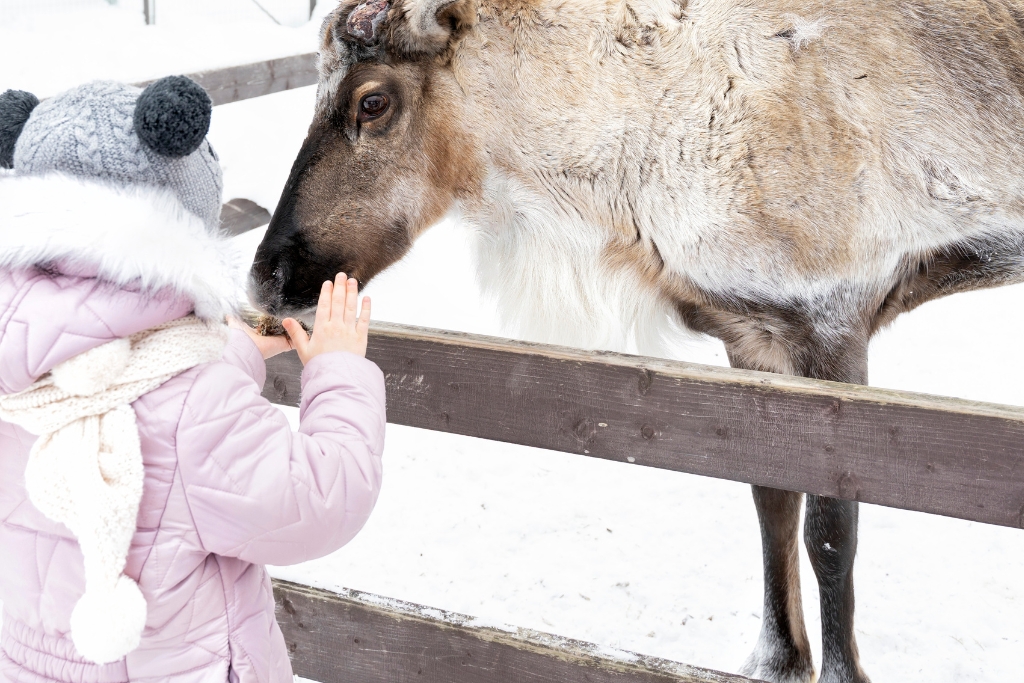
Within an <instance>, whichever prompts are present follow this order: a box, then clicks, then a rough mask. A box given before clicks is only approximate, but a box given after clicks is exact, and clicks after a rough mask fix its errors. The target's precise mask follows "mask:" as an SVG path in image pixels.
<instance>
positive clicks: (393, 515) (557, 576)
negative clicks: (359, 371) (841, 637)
mask: <svg viewBox="0 0 1024 683" xmlns="http://www.w3.org/2000/svg"><path fill="white" fill-rule="evenodd" d="M6 1H7V3H8V4H9V5H11V6H14V7H17V6H18V4H19V1H20V2H21V4H22V5H24V4H26V3H25V1H24V0H6ZM328 3H329V0H328ZM43 4H45V3H43ZM56 4H59V3H56ZM63 4H64V5H72V4H73V5H76V6H80V7H78V8H77V9H75V10H74V12H71V11H70V10H69V11H68V12H67V13H63V14H61V15H60V16H61V22H60V25H58V26H56V27H54V26H53V25H52V24H53V19H54V17H56V16H57V15H56V14H54V13H51V15H52V16H42V15H43V14H45V12H36V13H29V14H30V16H20V17H19V18H17V19H16V20H9V16H8V14H6V13H7V12H8V10H9V8H8V6H7V5H4V8H0V63H3V64H4V68H3V70H2V71H0V89H3V88H6V87H20V88H23V89H29V90H33V91H34V92H36V93H37V94H40V95H43V94H51V93H53V92H56V91H58V90H59V89H60V88H63V87H66V86H69V85H72V84H74V83H77V82H80V81H83V80H88V79H90V78H96V77H99V76H103V77H114V78H121V79H125V80H139V79H144V78H151V77H155V76H160V75H164V74H166V73H174V72H178V73H181V72H189V71H193V70H198V69H203V68H213V67H217V66H224V65H229V64H237V63H245V62H249V61H254V60H257V59H264V58H269V57H277V56H284V55H287V54H294V53H301V52H308V51H311V50H313V49H315V34H316V30H315V29H316V26H315V25H316V23H317V22H316V21H314V22H312V23H311V24H307V25H298V26H296V27H295V28H289V27H282V26H277V25H275V24H273V23H272V22H270V21H269V20H267V19H266V18H265V16H263V15H262V14H260V13H259V12H258V10H257V11H256V12H251V11H249V10H250V9H251V3H250V2H245V1H243V0H221V1H220V2H218V3H205V2H202V1H201V0H175V1H174V2H171V1H170V0H167V1H165V2H158V12H159V14H158V24H157V26H155V27H145V26H143V25H142V24H141V19H140V18H139V17H140V16H141V11H138V12H136V11H134V10H132V8H131V7H130V3H128V2H123V3H122V5H121V6H120V7H114V8H111V7H108V6H107V5H106V3H105V2H103V1H102V0H89V1H87V0H80V1H79V2H73V1H72V0H67V1H66V2H65V3H63ZM262 4H264V6H265V7H268V9H272V10H273V9H274V7H273V5H274V3H270V2H265V3H262ZM286 4H288V3H287V0H279V7H278V8H277V9H281V8H283V7H284V6H285V5H286ZM299 4H305V3H299ZM324 5H325V3H324V2H321V7H320V8H319V9H318V14H322V13H323V12H324V11H325V10H326V7H324ZM307 7H308V5H307ZM5 8H7V9H5ZM281 11H282V12H284V11H285V10H284V9H281ZM200 14H202V21H201V22H197V21H195V19H196V17H198V16H199V15H200ZM68 17H71V18H72V19H73V21H69V20H67V19H68ZM290 21H292V23H298V21H294V20H290ZM238 26H244V30H239V31H228V30H226V29H227V28H229V27H231V28H234V27H238ZM44 32H45V33H44ZM44 35H45V37H44ZM53 44H57V45H60V50H59V51H57V50H54V49H52V48H51V46H52V45H53ZM68 54H74V55H75V56H74V59H68V58H67V57H66V55H68ZM312 101H313V89H312V88H303V89H300V90H295V91H291V92H286V93H280V94H277V95H272V96H268V97H264V98H260V99H256V100H250V101H246V102H239V103H235V104H231V105H226V106H223V107H218V108H217V109H216V110H215V113H214V120H213V126H212V129H211V133H210V138H211V141H212V142H213V144H214V146H215V148H216V149H217V151H218V153H219V154H220V156H221V159H222V160H223V164H224V168H225V195H226V196H225V198H231V197H247V198H250V199H253V200H255V201H257V202H258V203H260V204H261V205H263V206H266V207H268V208H271V209H272V208H273V207H274V205H275V204H276V202H277V197H278V193H279V192H280V188H281V186H282V184H283V182H284V179H285V177H286V175H287V173H288V169H289V167H290V165H291V162H292V160H293V158H294V156H295V153H296V151H297V150H298V147H299V145H300V144H301V141H302V138H303V136H304V134H305V130H306V126H307V125H308V121H309V117H310V113H311V111H312ZM259 237H260V234H259V231H257V232H254V233H252V234H249V235H244V236H242V237H240V238H238V242H239V247H240V248H241V249H243V250H246V251H247V252H249V253H251V251H252V250H254V249H255V246H256V243H257V242H258V240H259ZM469 242H470V239H469V235H468V234H467V233H466V232H465V231H464V230H463V229H462V228H461V227H459V226H458V225H457V224H455V223H454V222H452V221H445V222H442V223H441V224H439V225H437V226H435V227H434V228H432V229H431V230H430V231H428V232H427V233H426V234H425V235H424V237H423V238H421V239H420V241H419V242H418V243H417V245H416V246H415V247H414V249H413V251H412V253H411V254H410V255H409V256H408V257H407V258H406V259H405V260H404V261H403V262H401V263H399V264H397V265H396V266H394V267H392V268H391V269H389V270H388V271H386V272H385V273H383V274H382V275H381V276H380V277H379V278H378V279H377V280H375V281H374V282H373V283H372V284H371V285H370V287H369V288H368V293H369V294H370V295H371V296H373V297H374V312H375V317H376V318H377V319H379V320H389V321H396V322H404V323H410V324H417V325H425V326H431V327H441V328H447V329H456V330H464V331H470V332H478V333H484V334H501V330H500V328H499V326H498V323H497V320H496V318H495V316H494V312H493V306H491V305H489V303H488V302H487V301H486V300H484V299H482V297H481V295H480V293H479V290H478V289H477V287H476V285H475V282H474V279H473V275H472V272H473V267H472V253H471V250H470V247H469ZM1022 304H1024V286H1015V287H1007V288H1003V289H999V290H991V291H985V292H977V293H971V294H962V295H958V296H956V297H952V298H949V299H946V300H942V301H938V302H934V303H930V304H927V305H925V306H923V307H921V308H920V309H918V310H917V311H915V312H913V313H911V314H909V315H906V316H904V317H902V318H901V319H899V320H898V321H897V322H896V323H895V324H894V325H893V326H892V327H891V328H889V329H888V330H886V331H884V332H882V333H881V334H880V335H879V336H878V337H877V338H876V339H875V341H874V342H873V343H872V346H871V381H872V384H874V385H876V386H883V387H891V388H898V389H908V390H914V391H925V392H930V393H936V394H945V395H950V396H960V397H964V398H971V399H977V400H987V401H996V402H1003V403H1011V404H1015V405H1024V362H1021V356H1020V354H1019V349H1018V346H1019V343H1020V340H1021V338H1022V334H1021V333H1022V332H1024V322H1022V321H1021V316H1020V315H1019V312H1020V311H1021V310H1022V308H1024V307H1022ZM1010 313H1013V315H1011V314H1010ZM673 355H674V356H675V357H678V358H681V359H684V360H691V361H696V362H704V363H712V364H717V365H725V364H726V360H725V354H724V352H723V350H722V347H721V344H719V343H718V342H715V341H713V340H707V339H684V340H681V341H680V344H679V345H678V347H677V348H676V349H674V351H673ZM287 412H288V413H289V414H290V416H291V417H292V419H293V420H294V419H295V417H296V416H295V411H294V410H289V411H287ZM385 473H386V476H385V484H384V488H383V491H382V494H381V498H380V502H379V503H378V506H377V509H376V511H375V512H374V515H373V516H372V518H371V519H370V521H369V523H368V524H367V526H366V528H365V529H364V530H363V532H362V533H360V535H359V536H357V538H356V539H355V540H354V541H353V542H352V543H350V544H349V545H348V546H346V547H345V548H343V549H342V550H340V551H339V552H337V553H334V554H333V555H330V556H328V557H325V558H323V559H321V560H317V561H314V562H309V563H305V564H302V565H297V566H294V567H276V568H273V569H272V572H273V573H274V575H275V576H279V577H281V578H287V579H290V580H295V581H301V582H304V583H309V584H311V585H316V586H320V587H324V588H334V589H337V588H340V587H348V588H353V589H358V590H362V591H368V592H371V593H376V594H379V595H381V596H388V597H391V598H397V599H401V600H406V601H410V602H414V603H419V604H422V605H426V606H429V607H433V608H438V609H443V610H450V611H455V612H461V613H465V614H471V615H474V616H476V617H478V618H479V619H480V620H481V622H482V623H491V624H499V623H500V624H514V625H515V626H520V627H526V628H531V629H535V630H537V631H543V632H550V633H556V634H559V635H562V636H566V637H570V638H576V639H580V640H585V641H590V642H594V643H597V644H598V645H600V646H602V647H607V648H621V649H624V650H630V651H635V652H639V653H643V654H650V655H655V656H659V657H664V658H667V659H672V660H676V661H682V662H686V663H689V664H695V665H700V666H706V667H710V668H716V669H721V670H726V671H735V670H736V669H737V668H738V667H739V665H740V664H741V663H742V661H743V660H744V659H745V657H746V656H747V654H748V653H749V652H750V650H751V649H752V647H753V644H754V641H755V639H756V636H757V632H758V629H759V625H760V621H759V620H760V614H761V578H760V577H761V566H760V542H759V538H758V532H757V522H756V517H755V514H754V509H753V505H752V503H751V501H750V494H749V489H748V487H746V486H743V485H740V484H736V483H732V482H727V481H720V480H713V479H707V478H702V477H696V476H691V475H685V474H680V473H673V472H666V471H661V470H656V469H648V468H643V467H639V466H635V465H629V464H626V463H613V462H607V461H602V460H596V459H590V458H585V457H580V456H574V455H568V454H563V453H556V452H551V451H544V450H540V449H533V448H526V447H520V446H512V445H509V444H502V443H494V442H486V441H481V440H477V439H472V438H468V437H459V436H452V435H447V434H441V433H436V432H430V431H423V430H417V429H412V428H407V427H399V426H389V428H388V443H387V448H386V452H385ZM802 572H803V577H804V590H803V598H804V608H805V612H806V615H807V621H808V629H809V631H810V634H809V635H810V637H811V642H812V644H813V646H814V648H815V657H816V661H820V635H819V633H818V628H819V627H818V619H817V614H818V599H817V591H816V589H815V586H814V581H813V573H812V572H811V569H810V566H809V564H808V563H807V561H806V558H803V559H802ZM855 582H856V584H857V587H858V592H857V597H858V603H857V637H858V642H859V645H860V650H861V656H862V661H863V664H864V666H865V668H866V670H867V671H868V673H869V674H870V675H871V676H872V679H873V680H874V681H875V683H886V682H889V681H892V682H897V681H900V682H902V681H907V680H921V681H929V682H934V683H954V682H957V683H960V682H968V681H978V682H981V681H986V682H987V681H992V682H995V681H1006V680H1018V679H1020V678H1021V673H1020V672H1021V669H1022V667H1024V642H1022V640H1024V533H1022V532H1021V531H1020V530H1015V529H1007V528H1001V527H993V526H987V525H983V524H976V523H971V522H964V521H960V520H953V519H947V518H942V517H936V516H931V515H925V514H921V513H913V512H906V511H901V510H893V509H888V508H882V507H877V506H871V505H864V506H862V507H861V534H860V548H859V552H858V559H857V565H856V574H855Z"/></svg>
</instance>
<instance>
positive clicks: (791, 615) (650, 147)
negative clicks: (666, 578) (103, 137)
mask: <svg viewBox="0 0 1024 683" xmlns="http://www.w3.org/2000/svg"><path fill="white" fill-rule="evenodd" d="M350 20H351V21H350ZM1022 26H1024V4H1021V3H1018V2H1015V1H1014V0H905V1H899V0H889V1H885V0H882V1H879V2H876V1H874V0H846V1H844V2H828V3H822V2H821V1H820V0H815V1H813V2H811V1H809V0H808V1H801V0H692V1H690V2H687V1H686V0H606V1H603V0H391V1H390V2H388V0H372V2H364V3H363V4H361V5H358V6H357V1H356V0H346V1H345V2H343V3H342V4H341V5H340V6H339V7H338V9H337V10H336V11H335V12H334V13H333V14H332V15H331V16H330V17H328V19H327V20H326V22H325V24H324V30H323V33H322V45H321V48H320V74H321V78H320V87H319V93H318V103H317V109H316V113H315V117H314V120H313V123H312V125H311V126H310V130H309V135H308V138H307V140H306V143H305V145H304V146H303V149H302V151H301V152H300V154H299V157H298V159H297V160H296V162H295V166H294V167H293V169H292V173H291V176H290V178H289V180H288V184H287V186H286V188H285V190H284V193H283V195H282V198H281V202H280V204H279V206H278V208H277V211H276V213H275V215H274V218H273V221H272V222H271V225H270V228H269V229H268V232H267V236H266V238H265V240H264V242H263V244H262V245H261V247H260V249H259V251H258V253H257V258H256V262H255V264H254V266H253V271H252V273H253V274H252V292H253V297H254V299H255V300H256V302H257V303H258V304H259V305H260V306H261V307H263V308H264V309H265V310H267V311H269V312H271V313H274V314H278V315H282V314H296V313H301V312H303V311H306V310H308V309H309V308H310V307H311V306H313V305H314V304H315V302H316V298H317V293H318V291H319V286H320V283H321V282H323V281H324V280H325V279H329V278H330V277H332V276H333V274H334V273H335V272H337V271H345V272H347V273H351V274H353V275H354V276H355V277H357V278H359V279H360V280H361V282H363V283H365V282H367V281H368V280H369V279H370V278H372V277H373V276H374V275H375V274H376V273H378V272H379V271H380V270H382V269H383V268H385V267H387V266H388V265H389V264H391V263H393V262H395V261H396V260H398V259H399V258H401V257H402V255H403V254H405V252H406V251H407V250H408V249H409V247H410V245H411V244H412V243H413V241H414V240H415V239H416V237H417V236H418V235H419V234H421V233H422V232H423V231H424V230H426V229H427V227H428V226H430V225H431V224H432V223H434V222H436V221H437V220H438V219H440V218H441V217H442V216H444V215H445V214H446V213H448V212H450V211H453V210H454V211H457V212H458V213H459V215H460V216H461V217H462V219H463V220H464V221H466V222H467V223H469V224H471V225H473V226H474V227H475V228H476V232H477V235H478V252H479V275H480V280H481V283H482V285H483V286H484V287H485V289H486V290H487V291H489V292H490V293H492V294H493V295H494V297H495V298H496V299H497V301H498V303H499V305H500V306H499V308H500V311H501V312H502V313H503V314H504V315H505V316H506V318H507V319H508V321H509V322H510V324H511V325H512V326H513V327H515V328H517V330H518V333H519V334H520V335H521V336H525V337H528V338H531V339H535V340H540V341H556V342H561V343H570V344H577V345H583V346H589V347H620V346H622V345H623V344H625V343H626V342H627V341H628V339H629V338H633V339H635V340H636V344H637V347H638V348H639V349H640V350H641V351H642V352H648V353H658V352H659V350H658V341H659V339H662V338H664V336H665V335H666V334H671V333H672V330H673V325H674V324H677V323H682V324H683V325H685V326H686V327H689V328H690V329H692V330H696V331H698V332H703V333H707V334H710V335H714V336H715V337H718V338H720V339H721V340H722V341H723V342H724V343H725V346H726V350H727V351H728V354H729V359H730V361H731V362H732V364H733V365H735V366H737V367H743V368H750V369H757V370H765V371H769V372H779V373H788V374H797V375H803V376H808V377H817V378H821V379H829V380H836V381H842V382H854V383H865V382H866V381H867V363H866V359H867V348H868V340H869V339H870V337H871V335H872V334H873V333H874V332H875V331H876V330H878V329H879V328H880V327H881V326H883V325H885V324H887V323H889V322H890V321H891V320H893V318H895V316H897V315H899V314H900V313H901V312H903V311H907V310H910V309H912V308H914V307H916V306H918V305H920V304H921V303H923V302H925V301H928V300H930V299H933V298H936V297H939V296H943V295H946V294H951V293H954V292H958V291H964V290H968V289H974V288H978V287H989V286H995V285H1000V284H1005V283H1009V282H1016V281H1020V280H1022V279H1024V277H1022V276H1024V182H1022V178H1024V174H1022V173H1021V172H1020V170H1021V168H1022V166H1024V144H1022V143H1024V96H1022V88H1024V33H1022ZM754 500H755V503H756V506H757V511H758V516H759V519H760V523H761V533H762V543H763V548H764V579H765V604H764V620H763V624H762V630H761V634H760V637H759V640H758V643H757V645H756V647H755V650H754V653H753V654H752V655H751V658H750V659H749V660H748V662H747V663H746V665H745V666H744V669H743V670H744V672H745V673H747V674H749V675H753V676H756V677H759V678H763V679H766V680H769V681H773V682H782V681H787V682H788V681H799V682H805V681H810V680H812V679H813V676H814V669H813V666H812V662H811V654H810V648H809V644H808V639H807V635H806V632H805V629H804V623H803V614H802V608H801V604H800V589H799V574H798V552H797V551H798V542H797V535H798V529H799V518H800V502H801V495H800V494H798V493H790V492H784V491H776V490H771V489H763V488H758V487H755V489H754ZM804 540H805V544H806V546H807V548H808V552H809V555H810V558H811V563H812V566H813V567H814V570H815V574H816V578H817V581H818V586H819V590H820V593H821V605H822V608H821V609H822V615H821V617H822V637H823V661H822V665H821V671H822V673H821V680H822V681H827V682H828V683H838V682H843V683H848V682H856V681H866V680H867V677H866V676H865V674H864V673H863V671H862V670H861V667H860V664H859V658H858V653H857V645H856V640H855V637H854V630H853V612H854V592H853V560H854V555H855V552H856V547H857V503H856V502H853V501H842V500H834V499H829V498H822V497H818V496H808V497H807V502H806V518H805V522H804Z"/></svg>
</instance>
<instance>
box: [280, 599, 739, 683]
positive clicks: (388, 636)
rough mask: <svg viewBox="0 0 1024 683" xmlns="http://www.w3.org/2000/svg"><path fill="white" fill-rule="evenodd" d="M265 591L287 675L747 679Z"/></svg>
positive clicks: (389, 606) (469, 624)
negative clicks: (271, 600) (290, 671)
mask: <svg viewBox="0 0 1024 683" xmlns="http://www.w3.org/2000/svg"><path fill="white" fill-rule="evenodd" d="M274 597H275V598H276V600H277V621H278V623H279V624H280V625H281V630H282V631H283V632H284V638H285V642H286V643H287V644H288V650H289V652H290V653H291V658H292V667H293V668H294V670H295V673H296V674H298V675H299V676H302V677H303V678H310V679H312V680H315V681H320V682H321V683H342V682H344V683H404V682H405V681H410V682H411V681H415V682H416V683H495V682H502V683H583V682H584V681H586V682H587V683H626V682H627V681H628V682H630V683H749V681H750V679H747V678H744V677H742V676H735V675H731V674H723V673H719V672H717V671H711V670H708V669H700V668H697V667H693V666H688V665H686V664H679V663H677V662H670V661H668V660H664V659H658V658H656V657H646V656H643V655H636V654H633V653H631V652H623V651H615V650H612V649H610V648H602V647H599V646H596V645H592V644H590V643H583V642H580V641H576V640H570V639H568V638H562V637H559V636H554V635H549V634H546V633H538V632H536V631H530V630H528V629H519V628H510V627H504V628H503V627H495V626H489V625H481V624H480V622H479V621H478V620H476V619H474V618H473V617H469V616H466V615H462V614H456V613H453V612H446V611H443V610H438V609H432V608H427V607H422V606H420V605H414V604H411V603H407V602H402V601H400V600H394V599H391V598H383V597H380V596H376V595H370V594H366V593H360V592H359V591H351V590H349V591H345V592H344V593H332V592H328V591H323V590H318V589H315V588H310V587H308V586H302V585H299V584H294V583H289V582H285V581H275V582H274Z"/></svg>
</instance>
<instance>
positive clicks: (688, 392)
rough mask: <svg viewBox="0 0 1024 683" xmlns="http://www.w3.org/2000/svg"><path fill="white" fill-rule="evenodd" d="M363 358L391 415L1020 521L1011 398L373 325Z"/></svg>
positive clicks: (274, 389) (281, 370)
mask: <svg viewBox="0 0 1024 683" xmlns="http://www.w3.org/2000/svg"><path fill="white" fill-rule="evenodd" d="M368 357H369V358H370V359H372V360H373V361H375V362H376V363H377V364H378V365H379V366H380V367H381V368H382V369H383V370H384V374H385V376H386V378H387V392H388V420H389V421H390V422H393V423H396V424H403V425H410V426H413V427H422V428H425V429H434V430H439V431H444V432H451V433H455V434H464V435H467V436H475V437H480V438H484V439H493V440H497V441H506V442H510V443H517V444H523V445H526V446H536V447H539V448H548V449H553V450H558V451H565V452H569V453H578V454H582V455H589V456H592V457H597V458H606V459H610V460H618V461H623V462H630V463H636V464H638V465H647V466H650V467H660V468H664V469H669V470H677V471H680V472H691V473H694V474H700V475H705V476H711V477H719V478H722V479H732V480H734V481H741V482H746V483H753V484H761V485H764V486H772V487H775V488H780V489H786V490H791V491H804V492H807V493H815V494H819V495H825V496H833V497H836V498H845V499H850V500H860V501H864V502H867V503H877V504H880V505H888V506H891V507H898V508H906V509H910V510H920V511H923V512H930V513H935V514H941V515H948V516H951V517H959V518H962V519H969V520H975V521H979V522H987V523H990V524H1000V525H1004V526H1012V527H1021V526H1024V409H1021V408H1014V407H1010V406H999V405H995V404H986V403H976V402H971V401H963V400H957V399H949V398H942V397H934V396H925V395H921V394H911V393H906V392H898V391H888V390H883V389H876V388H871V387H859V386H854V385H847V384H838V383H834V382H821V381H816V380H807V379H802V378H796V377H784V376H781V375H771V374H767V373H759V372H749V371H743V370H733V369H729V368H716V367H709V366H701V365H694V364H691V363H682V362H673V361H665V360H659V359H653V358H643V357H637V356H627V355H620V354H613V353H599V352H586V351H579V350H575V349H568V348H562V347H555V346H544V345H535V344H526V343H521V342H513V341H508V340H502V339H496V338H492V337H482V336H478V335H468V334H459V333H453V332H445V331H440V330H427V329H422V328H413V327H407V326H402V325H394V324H385V323H376V324H374V326H373V328H372V331H371V337H370V347H369V352H368ZM300 369H301V367H300V365H299V362H298V359H297V357H296V356H295V354H294V353H290V354H284V355H282V356H278V357H277V358H274V359H271V361H270V362H269V363H268V370H269V375H268V380H267V384H266V387H265V391H264V395H265V396H267V397H268V398H269V399H270V400H272V401H275V402H278V403H283V404H287V405H295V404H296V403H297V401H298V391H299V373H300Z"/></svg>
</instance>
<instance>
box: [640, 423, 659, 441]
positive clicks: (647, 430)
mask: <svg viewBox="0 0 1024 683" xmlns="http://www.w3.org/2000/svg"><path fill="white" fill-rule="evenodd" d="M656 433H657V432H655V430H654V427H652V426H651V425H644V426H643V427H641V428H640V436H642V437H644V439H646V440H647V441H650V440H651V439H653V438H654V435H655V434H656Z"/></svg>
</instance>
